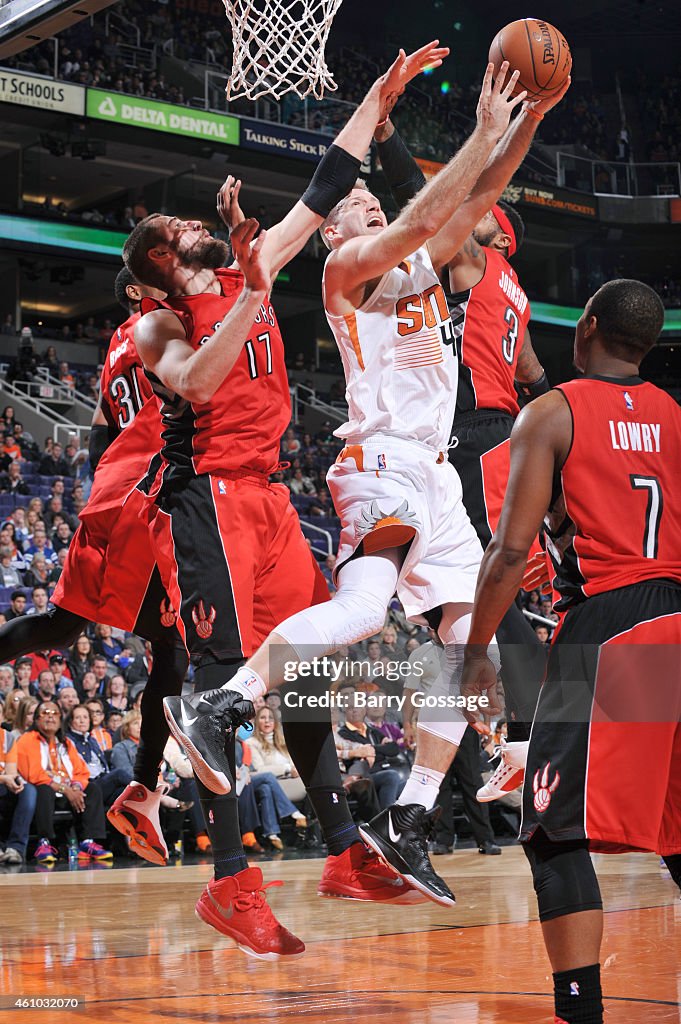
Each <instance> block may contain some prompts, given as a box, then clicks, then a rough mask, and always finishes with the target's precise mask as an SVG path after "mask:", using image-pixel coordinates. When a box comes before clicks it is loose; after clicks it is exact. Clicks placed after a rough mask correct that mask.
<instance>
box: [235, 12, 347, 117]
mask: <svg viewBox="0 0 681 1024" xmlns="http://www.w3.org/2000/svg"><path fill="white" fill-rule="evenodd" d="M342 2H343V0H223V3H224V5H225V11H226V12H227V18H228V20H229V23H230V25H231V26H232V39H233V45H234V59H233V61H232V73H231V75H230V76H229V80H228V82H227V90H226V91H227V97H228V99H238V98H239V97H243V96H245V97H247V98H248V99H250V100H256V99H258V98H259V97H260V96H268V95H269V96H276V97H277V98H279V97H281V96H283V95H284V93H286V92H295V93H296V94H297V95H298V96H300V98H301V99H304V97H305V96H308V95H309V94H310V93H312V95H313V96H315V97H316V98H317V99H322V97H323V95H324V90H325V89H330V90H332V91H333V90H335V89H336V88H337V86H336V83H335V82H334V80H333V76H332V75H331V72H330V71H329V69H328V68H327V66H326V63H325V61H324V50H325V49H326V42H327V40H328V38H329V32H330V31H331V23H332V22H333V19H334V17H335V15H336V12H337V10H338V8H339V7H340V5H341V4H342Z"/></svg>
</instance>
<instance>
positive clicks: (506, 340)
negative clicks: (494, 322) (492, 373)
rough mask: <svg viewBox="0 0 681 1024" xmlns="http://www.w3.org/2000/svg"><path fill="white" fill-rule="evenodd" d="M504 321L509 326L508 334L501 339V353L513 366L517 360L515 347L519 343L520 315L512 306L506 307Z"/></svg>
mask: <svg viewBox="0 0 681 1024" xmlns="http://www.w3.org/2000/svg"><path fill="white" fill-rule="evenodd" d="M504 320H505V321H506V323H507V324H508V330H507V332H506V334H504V335H502V338H501V351H502V352H503V354H504V359H505V360H506V362H507V363H508V364H509V366H513V361H514V359H515V347H516V344H517V342H518V314H517V313H516V311H515V310H514V309H511V307H510V306H507V307H506V312H505V313H504Z"/></svg>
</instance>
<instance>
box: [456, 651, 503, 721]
mask: <svg viewBox="0 0 681 1024" xmlns="http://www.w3.org/2000/svg"><path fill="white" fill-rule="evenodd" d="M460 693H461V696H462V697H482V696H483V695H486V696H487V698H488V699H489V704H488V705H487V707H485V708H484V709H483V708H481V709H480V712H476V711H467V710H465V709H462V710H463V714H464V716H465V718H466V720H467V721H468V722H470V723H471V724H472V723H473V722H477V721H478V720H479V718H480V715H481V714H482V713H483V711H484V714H485V715H487V716H490V715H496V714H500V713H501V706H500V702H499V695H498V693H497V666H496V665H495V664H494V662H493V661H492V659H491V658H490V657H489V655H488V654H487V651H485V650H481V649H479V648H476V647H470V646H468V647H466V650H465V653H464V660H463V671H462V674H461V686H460Z"/></svg>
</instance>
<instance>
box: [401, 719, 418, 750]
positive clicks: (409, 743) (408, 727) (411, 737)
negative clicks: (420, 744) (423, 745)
mask: <svg viewBox="0 0 681 1024" xmlns="http://www.w3.org/2000/svg"><path fill="white" fill-rule="evenodd" d="M402 732H403V733H404V743H405V746H406V747H408V748H409V750H413V749H414V747H415V746H416V728H415V726H414V723H413V722H405V723H404V725H403V726H402Z"/></svg>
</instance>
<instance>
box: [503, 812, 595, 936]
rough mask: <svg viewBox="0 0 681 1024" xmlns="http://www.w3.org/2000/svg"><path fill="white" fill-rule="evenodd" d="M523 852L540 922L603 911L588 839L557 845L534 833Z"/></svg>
mask: <svg viewBox="0 0 681 1024" xmlns="http://www.w3.org/2000/svg"><path fill="white" fill-rule="evenodd" d="M523 849H524V850H525V854H526V856H527V859H528V860H529V862H530V868H531V870H532V880H533V882H534V891H535V893H536V894H537V904H538V907H539V920H540V921H551V920H553V918H555V917H565V916H566V915H567V914H579V913H582V912H584V911H587V910H602V909H603V901H602V899H601V891H600V889H599V886H598V879H597V878H596V872H595V871H594V866H593V864H592V862H591V856H590V854H589V843H588V840H586V839H575V840H570V841H566V842H560V843H558V842H555V841H554V840H552V839H549V838H548V836H547V835H546V834H545V833H544V832H537V833H535V835H534V836H532V839H531V840H530V841H529V842H528V843H524V844H523Z"/></svg>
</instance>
